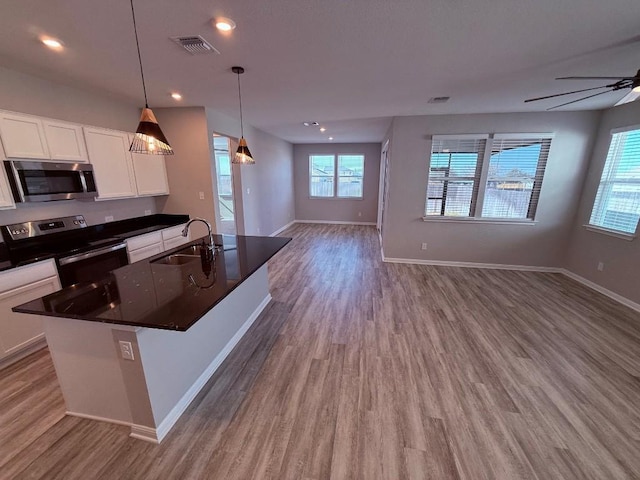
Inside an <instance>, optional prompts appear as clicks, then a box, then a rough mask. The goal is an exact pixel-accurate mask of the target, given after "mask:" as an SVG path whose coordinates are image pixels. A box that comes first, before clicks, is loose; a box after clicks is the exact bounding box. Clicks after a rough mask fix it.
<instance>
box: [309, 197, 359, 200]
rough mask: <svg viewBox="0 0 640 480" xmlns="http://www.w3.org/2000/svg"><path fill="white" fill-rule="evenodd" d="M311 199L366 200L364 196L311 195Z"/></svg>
mask: <svg viewBox="0 0 640 480" xmlns="http://www.w3.org/2000/svg"><path fill="white" fill-rule="evenodd" d="M309 200H364V197H311V196H310V197H309Z"/></svg>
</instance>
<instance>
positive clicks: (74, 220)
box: [1, 215, 129, 287]
mask: <svg viewBox="0 0 640 480" xmlns="http://www.w3.org/2000/svg"><path fill="white" fill-rule="evenodd" d="M1 230H2V235H3V237H4V239H5V243H6V245H7V249H8V251H9V256H10V257H11V258H12V259H13V260H14V261H15V262H16V263H18V262H30V261H35V260H38V259H44V258H55V259H56V266H57V268H58V274H59V275H60V283H61V284H62V286H63V287H67V286H69V285H73V284H75V283H79V282H89V281H95V280H98V279H100V278H101V277H103V276H106V275H107V274H108V273H109V272H110V271H112V270H115V269H116V268H119V267H121V266H123V265H127V264H128V263H129V262H128V259H127V251H126V244H125V242H124V241H123V240H121V239H118V238H98V236H97V235H96V234H95V232H94V231H93V230H92V228H91V227H88V226H87V223H86V221H85V219H84V217H83V216H82V215H74V216H70V217H61V218H52V219H48V220H36V221H32V222H23V223H16V224H13V225H5V226H3V227H1Z"/></svg>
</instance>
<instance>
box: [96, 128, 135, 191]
mask: <svg viewBox="0 0 640 480" xmlns="http://www.w3.org/2000/svg"><path fill="white" fill-rule="evenodd" d="M84 136H85V139H86V141H87V151H88V152H89V162H91V164H92V165H93V171H94V176H95V180H96V186H97V187H98V199H103V200H104V199H109V198H126V197H135V196H136V181H135V176H134V173H133V165H132V163H131V154H130V153H129V136H128V134H127V133H124V132H116V131H114V130H103V129H99V128H88V127H85V128H84Z"/></svg>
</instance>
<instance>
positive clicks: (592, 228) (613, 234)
mask: <svg viewBox="0 0 640 480" xmlns="http://www.w3.org/2000/svg"><path fill="white" fill-rule="evenodd" d="M583 227H584V228H586V229H587V230H589V231H590V232H594V233H600V234H602V235H608V236H610V237H615V238H620V239H621V240H626V241H627V242H630V241H632V240H633V239H634V238H636V236H635V235H632V234H631V233H623V232H618V231H616V230H609V229H608V228H602V227H596V226H595V225H588V224H587V225H583Z"/></svg>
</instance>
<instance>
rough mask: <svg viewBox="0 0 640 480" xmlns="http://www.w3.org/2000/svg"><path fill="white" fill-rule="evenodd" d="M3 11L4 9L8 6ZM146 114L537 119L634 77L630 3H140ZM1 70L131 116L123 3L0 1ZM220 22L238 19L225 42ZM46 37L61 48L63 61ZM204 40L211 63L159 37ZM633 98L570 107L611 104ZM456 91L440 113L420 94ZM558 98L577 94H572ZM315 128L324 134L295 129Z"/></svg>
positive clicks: (372, 123)
mask: <svg viewBox="0 0 640 480" xmlns="http://www.w3.org/2000/svg"><path fill="white" fill-rule="evenodd" d="M9 4H10V6H9ZM135 7H136V13H137V20H138V29H139V34H140V45H141V50H142V59H143V63H144V66H145V75H146V79H147V89H148V93H149V104H150V105H151V107H167V106H174V105H176V102H175V101H174V100H172V99H171V98H170V97H169V93H170V92H171V91H172V90H178V91H180V92H181V93H182V94H183V95H184V100H183V101H182V103H181V105H205V106H208V107H211V108H214V109H216V110H220V111H222V112H224V113H226V114H228V115H232V116H234V117H237V116H238V114H237V109H238V99H237V91H236V88H237V87H236V77H235V75H234V74H233V73H231V71H230V68H231V66H233V65H242V66H244V67H245V68H246V73H245V74H244V75H243V76H242V90H243V102H244V113H245V121H246V122H248V123H250V124H251V125H254V126H256V127H258V128H260V129H262V130H265V131H267V132H269V133H272V134H274V135H277V136H279V137H281V138H284V139H286V140H289V141H291V142H294V143H308V142H322V141H326V140H327V137H328V136H329V135H332V136H333V137H334V142H361V141H362V142H364V141H380V140H381V139H382V136H383V134H384V132H385V131H386V129H387V127H388V125H389V121H390V118H391V117H392V116H397V115H422V114H449V113H489V112H524V111H540V110H545V109H546V108H548V107H550V106H553V105H555V104H557V103H559V102H556V103H554V102H553V101H543V102H536V103H529V104H525V103H523V101H524V100H525V99H526V98H530V97H536V96H541V95H550V94H554V93H559V92H562V91H568V90H575V89H578V88H587V87H592V86H597V85H599V84H600V83H599V82H594V81H580V82H578V81H556V80H554V78H555V77H557V76H566V75H597V76H601V75H606V76H609V75H634V74H635V72H636V70H638V68H640V48H639V47H640V35H639V34H638V26H639V25H640V1H638V0H608V1H602V0H562V1H558V0H322V1H316V0H311V1H304V0H302V1H301V0H245V1H241V0H219V1H210V0H209V1H205V0H188V1H182V2H179V1H167V0H164V1H161V0H135ZM2 10H3V12H2V15H1V16H0V65H2V66H5V67H8V68H13V69H16V70H21V71H24V72H27V73H31V74H35V75H38V76H40V77H44V78H48V79H52V80H55V81H57V82H60V83H66V84H71V85H75V86H80V87H82V88H86V89H91V90H98V91H104V92H108V93H109V94H111V95H115V96H116V97H119V98H121V99H122V100H124V101H126V102H129V103H132V104H136V105H141V106H142V103H143V97H142V88H141V83H140V77H139V70H138V64H137V57H136V51H135V41H134V36H133V27H132V21H131V9H130V4H129V2H128V0H108V1H101V2H100V1H95V0H93V1H88V0H21V1H10V0H4V1H3V6H2ZM215 16H226V17H230V18H232V19H233V20H235V22H236V23H237V25H238V26H237V28H236V30H234V31H233V32H232V34H231V35H226V36H225V35H223V34H221V33H220V32H218V31H216V30H215V29H214V28H212V26H211V23H210V20H211V18H212V17H215ZM40 34H48V35H51V36H55V37H58V38H60V39H61V40H62V41H63V42H64V44H65V46H66V48H65V50H64V51H63V52H61V53H56V52H52V51H50V50H48V49H46V48H44V47H43V46H42V45H41V44H40V43H39V42H38V41H37V37H38V35H40ZM198 34H199V35H202V36H203V37H204V38H205V39H207V40H208V41H209V42H210V43H211V44H213V45H214V46H215V47H216V48H217V49H218V50H219V51H220V52H221V54H220V55H200V56H191V55H189V54H188V53H186V52H185V51H183V50H181V49H180V48H179V47H178V46H177V45H175V44H174V43H173V42H172V41H170V40H169V37H171V36H177V35H198ZM625 93H627V92H615V93H609V94H606V95H601V96H599V97H596V98H595V99H593V100H589V101H584V102H580V103H577V104H574V105H572V106H570V107H566V109H600V108H606V107H610V106H613V105H614V103H615V102H616V101H617V100H619V99H620V98H621V97H623V96H624V94H625ZM435 96H450V97H451V100H450V101H449V102H448V103H446V104H444V105H431V104H428V103H427V100H428V99H429V98H430V97H435ZM566 98H567V100H570V99H573V98H577V97H566ZM305 120H316V121H318V122H320V123H321V124H322V125H324V126H325V127H326V128H327V132H326V133H324V134H321V133H320V132H319V131H318V129H317V128H312V127H307V128H305V127H303V126H302V122H303V121H305Z"/></svg>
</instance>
